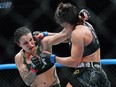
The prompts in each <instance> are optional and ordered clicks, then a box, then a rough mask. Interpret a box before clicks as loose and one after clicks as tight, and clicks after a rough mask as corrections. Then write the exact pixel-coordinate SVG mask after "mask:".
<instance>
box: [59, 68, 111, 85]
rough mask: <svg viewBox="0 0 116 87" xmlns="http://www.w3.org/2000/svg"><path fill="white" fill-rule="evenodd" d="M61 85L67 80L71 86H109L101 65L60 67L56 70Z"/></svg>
mask: <svg viewBox="0 0 116 87" xmlns="http://www.w3.org/2000/svg"><path fill="white" fill-rule="evenodd" d="M58 76H59V79H60V81H61V86H62V87H66V84H67V83H68V82H69V83H70V84H71V85H72V86H73V87H111V84H110V82H109V80H108V78H107V75H106V73H105V72H104V70H103V69H102V67H101V66H100V67H98V66H92V67H82V68H77V69H74V68H69V67H61V68H60V69H59V71H58Z"/></svg>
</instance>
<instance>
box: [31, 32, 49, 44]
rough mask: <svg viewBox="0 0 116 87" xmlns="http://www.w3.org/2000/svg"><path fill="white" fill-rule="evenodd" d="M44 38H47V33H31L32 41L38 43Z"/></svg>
mask: <svg viewBox="0 0 116 87" xmlns="http://www.w3.org/2000/svg"><path fill="white" fill-rule="evenodd" d="M45 36H48V32H47V31H45V32H40V31H34V32H33V37H34V40H35V41H36V42H37V43H39V42H40V40H41V39H43V38H44V37H45Z"/></svg>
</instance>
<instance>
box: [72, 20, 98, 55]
mask: <svg viewBox="0 0 116 87" xmlns="http://www.w3.org/2000/svg"><path fill="white" fill-rule="evenodd" d="M84 26H87V27H88V29H90V31H91V33H92V36H93V40H92V42H91V43H90V44H89V45H87V46H85V47H84V53H83V56H88V55H90V54H92V53H94V52H95V51H96V50H97V49H98V48H100V44H99V41H98V38H97V35H96V32H95V30H94V28H93V27H92V25H91V24H89V23H88V22H85V23H84ZM70 44H71V43H70Z"/></svg>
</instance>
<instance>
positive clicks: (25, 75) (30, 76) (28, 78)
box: [20, 69, 36, 86]
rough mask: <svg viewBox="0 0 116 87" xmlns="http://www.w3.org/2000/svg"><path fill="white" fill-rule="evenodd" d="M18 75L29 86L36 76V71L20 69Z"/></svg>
mask: <svg viewBox="0 0 116 87" xmlns="http://www.w3.org/2000/svg"><path fill="white" fill-rule="evenodd" d="M20 75H21V77H22V79H23V81H24V82H25V84H26V85H28V86H30V85H31V84H32V83H33V81H34V79H35V78H36V73H35V72H32V71H28V70H27V69H22V70H21V71H20Z"/></svg>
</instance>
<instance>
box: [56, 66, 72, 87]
mask: <svg viewBox="0 0 116 87" xmlns="http://www.w3.org/2000/svg"><path fill="white" fill-rule="evenodd" d="M73 71H74V68H70V67H64V66H63V67H58V68H57V74H58V77H59V80H60V83H61V86H62V87H66V85H67V84H68V82H69V81H70V79H71V77H72V73H73Z"/></svg>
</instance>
